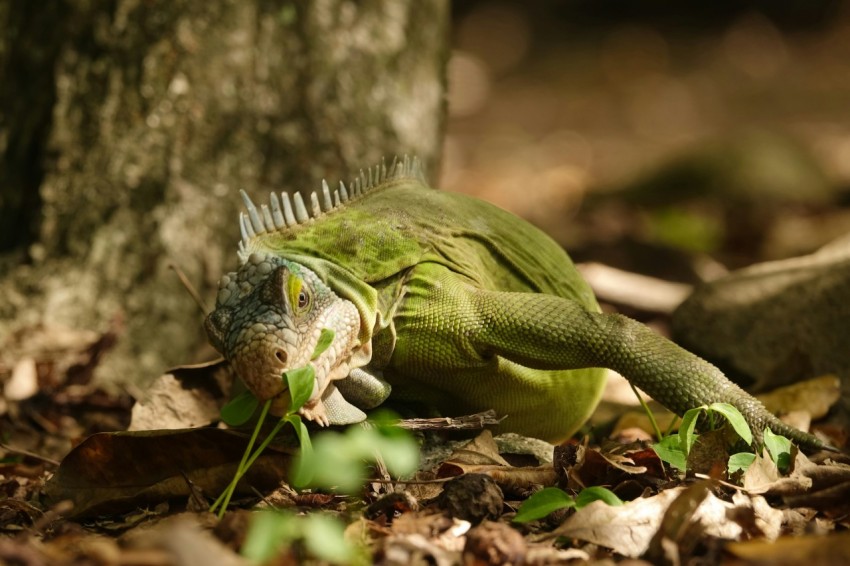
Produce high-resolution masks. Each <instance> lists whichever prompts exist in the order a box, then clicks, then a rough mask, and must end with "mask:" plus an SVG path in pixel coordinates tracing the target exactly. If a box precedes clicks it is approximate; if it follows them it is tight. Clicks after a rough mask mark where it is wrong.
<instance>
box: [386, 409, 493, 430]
mask: <svg viewBox="0 0 850 566" xmlns="http://www.w3.org/2000/svg"><path fill="white" fill-rule="evenodd" d="M504 418H505V417H501V418H496V411H492V410H490V411H484V412H483V413H475V414H474V415H465V416H462V417H438V418H434V419H402V420H400V421H398V422H397V423H395V424H396V426H398V427H399V428H404V429H407V430H479V429H483V428H484V427H487V426H493V425H497V424H499V423H500V422H502V420H504Z"/></svg>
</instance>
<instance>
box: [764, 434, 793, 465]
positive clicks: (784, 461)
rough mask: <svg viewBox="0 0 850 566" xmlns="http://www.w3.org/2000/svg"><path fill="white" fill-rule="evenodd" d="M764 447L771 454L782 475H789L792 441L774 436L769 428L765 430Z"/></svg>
mask: <svg viewBox="0 0 850 566" xmlns="http://www.w3.org/2000/svg"><path fill="white" fill-rule="evenodd" d="M764 445H765V447H766V448H767V451H768V452H770V458H771V459H772V460H773V463H774V464H776V467H777V468H779V470H780V471H781V472H782V473H787V472H788V469H789V468H790V467H791V441H790V440H788V439H787V438H785V437H784V436H780V435H778V434H773V431H772V430H770V429H769V428H766V429H764Z"/></svg>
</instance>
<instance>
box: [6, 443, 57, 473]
mask: <svg viewBox="0 0 850 566" xmlns="http://www.w3.org/2000/svg"><path fill="white" fill-rule="evenodd" d="M0 448H2V449H3V450H5V451H7V452H11V453H13V454H20V455H21V456H26V457H28V458H35V459H36V460H41V461H42V462H45V463H47V464H52V465H54V466H56V467H59V464H60V462H59V461H57V460H54V459H53V458H48V457H47V456H41V455H40V454H36V453H35V452H30V451H29V450H24V449H23V448H15V447H14V446H9V445H8V444H4V443H2V442H0Z"/></svg>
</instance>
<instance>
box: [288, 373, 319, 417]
mask: <svg viewBox="0 0 850 566" xmlns="http://www.w3.org/2000/svg"><path fill="white" fill-rule="evenodd" d="M283 379H284V381H286V387H287V388H288V389H289V397H290V399H291V400H292V404H291V405H290V406H289V411H288V412H289V413H297V412H298V409H300V408H301V407H303V406H304V403H306V402H307V401H309V400H310V396H311V395H312V394H313V386H314V384H315V382H316V370H315V369H313V366H311V365H309V364H307V365H306V366H304V367H303V368H298V369H291V370H289V371H287V372H285V373H284V374H283Z"/></svg>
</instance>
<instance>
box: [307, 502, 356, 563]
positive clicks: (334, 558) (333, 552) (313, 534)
mask: <svg viewBox="0 0 850 566" xmlns="http://www.w3.org/2000/svg"><path fill="white" fill-rule="evenodd" d="M303 531H304V544H305V546H306V547H307V550H309V551H310V554H312V555H313V556H315V557H316V558H318V559H320V560H326V561H328V562H335V563H337V564H349V563H351V562H352V559H353V558H354V553H355V549H354V547H353V546H352V545H351V543H349V542H348V541H347V540H346V539H345V524H344V523H343V522H342V521H341V520H340V519H337V518H336V517H329V516H328V515H325V514H322V513H313V514H311V515H308V516H307V517H305V518H304V525H303Z"/></svg>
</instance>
